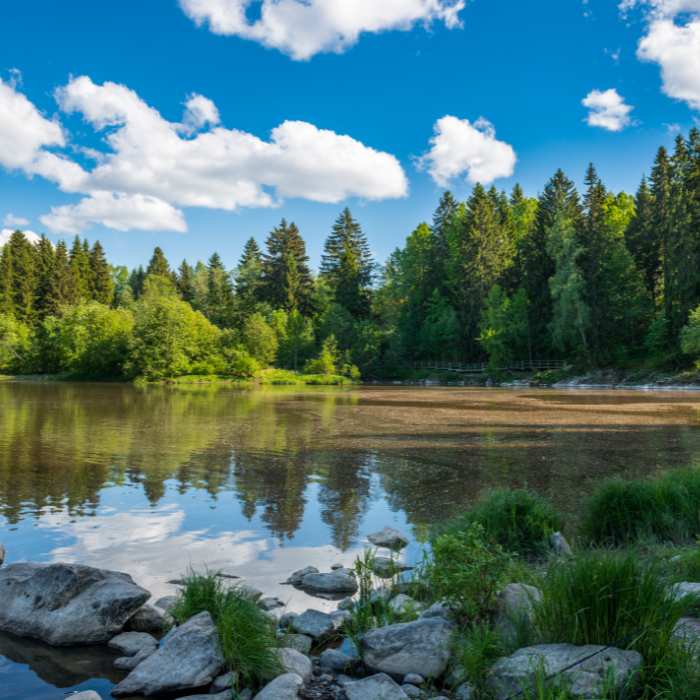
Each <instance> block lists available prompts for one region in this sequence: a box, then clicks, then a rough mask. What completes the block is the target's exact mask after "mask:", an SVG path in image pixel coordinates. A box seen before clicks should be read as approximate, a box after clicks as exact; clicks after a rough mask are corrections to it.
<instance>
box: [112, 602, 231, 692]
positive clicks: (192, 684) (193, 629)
mask: <svg viewBox="0 0 700 700" xmlns="http://www.w3.org/2000/svg"><path fill="white" fill-rule="evenodd" d="M223 666H224V660H223V657H222V656H221V650H220V649H219V639H218V635H217V632H216V627H215V625H214V621H213V620H212V619H211V615H210V614H209V613H208V612H202V613H199V615H195V616H194V617H192V618H190V619H189V620H188V621H187V622H185V623H184V624H183V625H180V626H179V627H177V628H176V629H174V630H173V631H172V632H170V634H169V635H168V636H167V637H166V638H165V639H164V640H163V642H162V643H161V646H160V648H159V649H158V650H157V651H156V652H155V653H154V654H151V656H149V657H148V658H147V659H146V660H145V661H142V662H141V663H140V664H139V665H138V666H137V667H136V668H135V669H134V670H133V671H132V672H131V673H130V674H129V675H128V676H127V677H126V678H125V679H124V680H123V681H122V682H121V683H119V685H117V686H116V687H115V688H114V689H113V690H112V695H115V696H117V697H119V696H122V695H147V696H149V695H157V694H161V693H175V692H178V691H180V690H195V689H197V688H203V687H204V686H206V685H209V684H210V683H211V682H212V681H213V680H214V679H215V678H216V677H217V676H218V675H219V674H220V673H221V670H222V669H223Z"/></svg>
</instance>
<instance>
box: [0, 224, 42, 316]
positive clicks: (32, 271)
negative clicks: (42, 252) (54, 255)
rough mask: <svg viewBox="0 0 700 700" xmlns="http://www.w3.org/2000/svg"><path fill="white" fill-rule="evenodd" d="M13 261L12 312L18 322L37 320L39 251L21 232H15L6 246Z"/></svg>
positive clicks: (11, 278) (7, 252)
mask: <svg viewBox="0 0 700 700" xmlns="http://www.w3.org/2000/svg"><path fill="white" fill-rule="evenodd" d="M3 252H4V253H6V254H7V255H8V256H9V258H10V261H11V277H10V280H11V282H10V286H11V294H12V311H13V312H14V315H15V318H16V319H17V320H18V321H23V322H24V323H28V324H32V323H33V322H34V321H35V319H36V306H35V297H36V286H37V273H38V269H37V251H36V248H35V247H34V246H33V245H32V244H31V243H30V242H29V241H28V240H27V238H26V237H25V235H24V234H23V233H22V232H21V231H15V232H14V233H13V234H12V235H11V236H10V240H9V241H8V242H7V243H6V244H5V246H4V250H3Z"/></svg>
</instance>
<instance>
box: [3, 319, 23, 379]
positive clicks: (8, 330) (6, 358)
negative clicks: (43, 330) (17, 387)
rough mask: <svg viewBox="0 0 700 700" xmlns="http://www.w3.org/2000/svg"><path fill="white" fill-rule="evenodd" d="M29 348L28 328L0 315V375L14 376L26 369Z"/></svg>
mask: <svg viewBox="0 0 700 700" xmlns="http://www.w3.org/2000/svg"><path fill="white" fill-rule="evenodd" d="M30 347H31V331H30V329H29V326H27V325H26V324H24V323H22V322H21V321H18V320H17V319H16V318H15V317H14V316H10V315H9V314H0V374H3V373H4V374H16V373H19V372H22V371H23V370H25V369H26V367H27V356H28V353H29V351H30Z"/></svg>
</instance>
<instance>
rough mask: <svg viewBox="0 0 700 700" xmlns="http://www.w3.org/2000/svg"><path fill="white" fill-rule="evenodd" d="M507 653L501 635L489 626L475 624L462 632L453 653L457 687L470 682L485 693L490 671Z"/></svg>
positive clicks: (455, 642) (454, 675) (454, 676)
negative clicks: (487, 676)
mask: <svg viewBox="0 0 700 700" xmlns="http://www.w3.org/2000/svg"><path fill="white" fill-rule="evenodd" d="M507 652H508V650H507V649H506V647H505V645H504V643H503V640H502V639H501V637H500V635H499V634H498V633H497V632H496V630H494V629H493V628H492V627H491V626H490V625H488V624H485V623H480V624H475V625H471V626H469V627H467V628H465V629H464V630H462V631H460V632H459V634H458V635H457V636H456V638H455V641H454V647H453V653H452V664H453V669H452V674H451V675H452V677H453V678H454V679H455V681H456V683H455V685H459V684H460V683H463V682H465V681H469V682H470V683H471V684H472V685H473V686H474V687H475V688H476V689H477V690H478V691H479V692H480V693H483V692H484V685H485V681H486V675H487V672H488V670H489V669H490V668H491V666H493V664H494V663H495V661H496V660H497V659H498V658H499V657H501V656H503V655H505V654H506V653H507Z"/></svg>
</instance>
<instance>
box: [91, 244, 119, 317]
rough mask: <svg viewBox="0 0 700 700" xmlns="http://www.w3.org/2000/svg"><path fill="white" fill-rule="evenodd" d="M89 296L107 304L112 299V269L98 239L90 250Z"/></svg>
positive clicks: (109, 303) (108, 304) (110, 302)
mask: <svg viewBox="0 0 700 700" xmlns="http://www.w3.org/2000/svg"><path fill="white" fill-rule="evenodd" d="M90 296H91V298H92V299H93V300H94V301H98V302H100V304H105V305H107V306H110V305H111V304H112V302H113V301H114V282H113V280H112V271H111V269H110V266H109V263H108V262H107V258H106V257H105V252H104V248H103V247H102V244H101V243H100V242H99V241H95V243H94V244H93V246H92V250H91V251H90Z"/></svg>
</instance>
